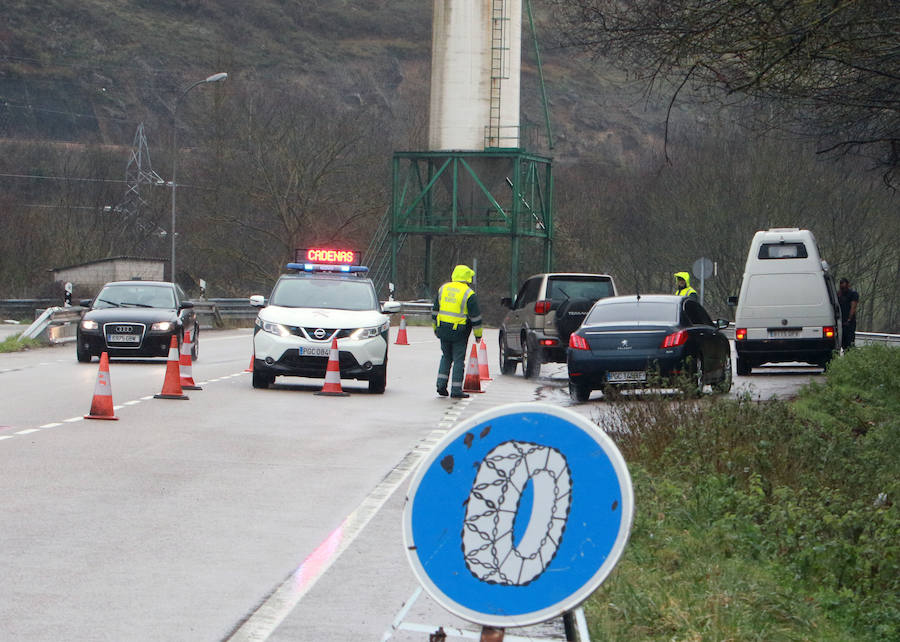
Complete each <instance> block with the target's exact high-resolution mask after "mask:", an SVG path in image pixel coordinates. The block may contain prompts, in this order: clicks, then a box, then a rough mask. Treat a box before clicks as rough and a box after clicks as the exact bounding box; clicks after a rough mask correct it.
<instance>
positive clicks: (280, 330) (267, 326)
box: [256, 317, 291, 337]
mask: <svg viewBox="0 0 900 642" xmlns="http://www.w3.org/2000/svg"><path fill="white" fill-rule="evenodd" d="M256 325H257V326H259V328H260V329H261V330H263V331H264V332H268V333H269V334H274V335H277V336H279V337H289V336H291V331H290V330H288V329H287V327H285V326H283V325H281V324H280V323H272V322H271V321H263V320H262V319H260V318H259V317H256Z"/></svg>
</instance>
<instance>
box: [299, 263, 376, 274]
mask: <svg viewBox="0 0 900 642" xmlns="http://www.w3.org/2000/svg"><path fill="white" fill-rule="evenodd" d="M287 269H289V270H298V271H300V272H345V273H346V272H349V273H361V272H368V271H369V268H368V267H366V266H365V265H335V264H333V263H288V264H287Z"/></svg>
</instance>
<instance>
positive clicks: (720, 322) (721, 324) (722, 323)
mask: <svg viewBox="0 0 900 642" xmlns="http://www.w3.org/2000/svg"><path fill="white" fill-rule="evenodd" d="M716 327H717V328H719V330H724V329H725V328H727V327H728V319H716Z"/></svg>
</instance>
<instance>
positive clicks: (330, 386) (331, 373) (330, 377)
mask: <svg viewBox="0 0 900 642" xmlns="http://www.w3.org/2000/svg"><path fill="white" fill-rule="evenodd" d="M315 394H317V395H330V396H332V397H348V396H350V395H349V394H348V393H346V392H344V390H343V389H342V388H341V358H340V352H339V351H338V344H337V337H333V338H332V339H331V353H330V354H329V356H328V367H327V368H326V369H325V385H323V386H322V389H321V390H320V391H319V392H317V393H315Z"/></svg>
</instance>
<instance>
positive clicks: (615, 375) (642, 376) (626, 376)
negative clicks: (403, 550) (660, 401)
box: [606, 370, 647, 382]
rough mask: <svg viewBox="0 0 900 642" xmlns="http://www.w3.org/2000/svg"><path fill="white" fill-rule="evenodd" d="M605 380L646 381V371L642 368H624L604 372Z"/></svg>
mask: <svg viewBox="0 0 900 642" xmlns="http://www.w3.org/2000/svg"><path fill="white" fill-rule="evenodd" d="M606 380H607V381H613V382H622V381H647V373H646V372H644V371H643V370H625V371H613V372H607V373H606Z"/></svg>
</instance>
